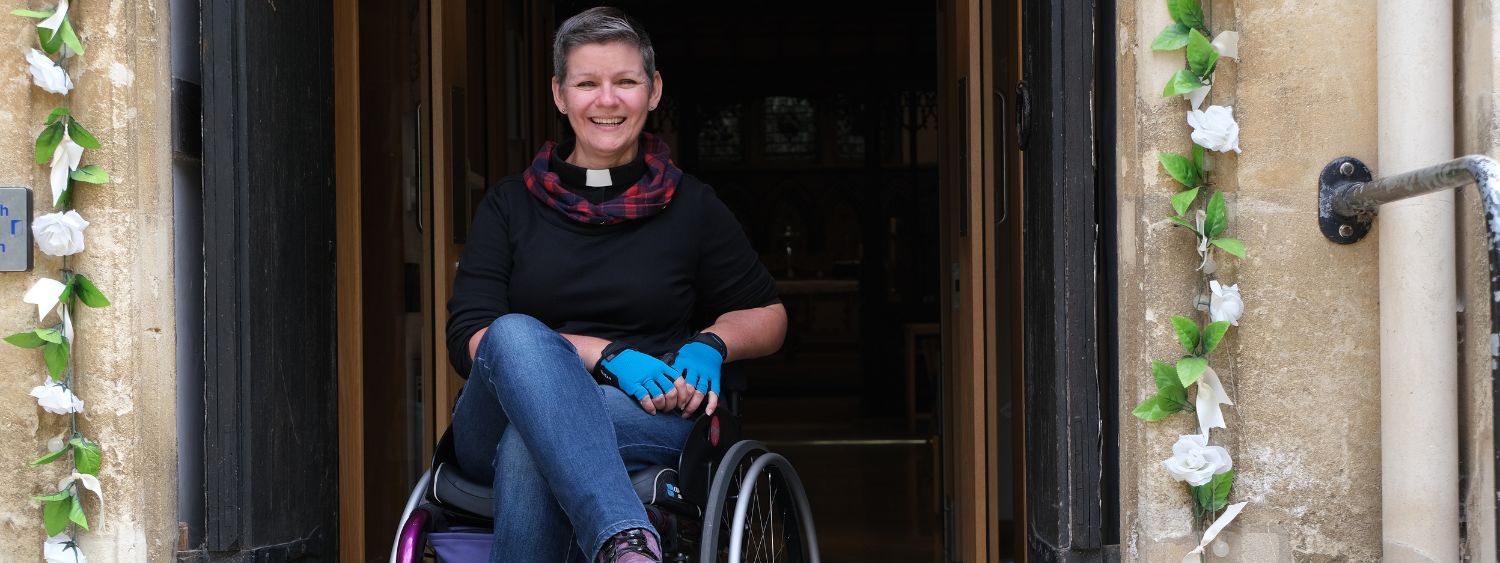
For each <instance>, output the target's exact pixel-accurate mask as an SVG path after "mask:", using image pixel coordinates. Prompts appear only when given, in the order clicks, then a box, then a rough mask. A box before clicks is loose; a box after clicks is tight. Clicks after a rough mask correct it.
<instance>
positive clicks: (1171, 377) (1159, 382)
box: [1151, 362, 1182, 391]
mask: <svg viewBox="0 0 1500 563" xmlns="http://www.w3.org/2000/svg"><path fill="white" fill-rule="evenodd" d="M1151 380H1152V381H1153V382H1155V383H1156V390H1157V391H1165V390H1167V389H1174V388H1175V389H1182V382H1180V381H1177V368H1174V367H1172V364H1169V363H1166V362H1151Z"/></svg>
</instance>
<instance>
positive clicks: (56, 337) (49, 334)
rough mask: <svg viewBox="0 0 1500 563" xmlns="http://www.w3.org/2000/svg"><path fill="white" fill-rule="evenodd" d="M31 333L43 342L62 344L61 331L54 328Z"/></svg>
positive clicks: (40, 329)
mask: <svg viewBox="0 0 1500 563" xmlns="http://www.w3.org/2000/svg"><path fill="white" fill-rule="evenodd" d="M31 333H32V334H35V335H36V337H37V338H40V339H42V341H43V342H51V343H53V344H62V341H63V333H62V331H60V330H57V329H55V328H39V329H36V330H33V331H31Z"/></svg>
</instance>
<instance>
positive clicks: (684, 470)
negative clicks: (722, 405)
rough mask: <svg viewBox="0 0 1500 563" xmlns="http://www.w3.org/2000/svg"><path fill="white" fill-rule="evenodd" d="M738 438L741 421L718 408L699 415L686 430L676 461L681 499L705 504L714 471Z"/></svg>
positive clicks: (694, 503)
mask: <svg viewBox="0 0 1500 563" xmlns="http://www.w3.org/2000/svg"><path fill="white" fill-rule="evenodd" d="M739 441H740V422H739V419H738V418H735V417H734V416H733V415H730V414H728V413H727V412H724V411H723V410H722V409H721V410H720V411H718V412H715V413H714V414H712V415H700V416H699V417H698V421H697V422H696V423H694V424H693V429H692V431H690V432H688V437H687V441H686V442H685V443H683V445H682V455H681V456H680V457H679V458H678V461H677V471H678V480H679V481H681V485H682V500H684V501H686V502H687V503H689V504H691V505H693V506H703V505H705V504H707V502H708V487H709V485H710V484H712V483H713V477H714V470H715V469H716V468H717V467H718V465H719V462H720V461H722V460H723V459H724V454H725V453H727V452H728V451H729V448H730V447H731V446H734V444H735V443H736V442H739Z"/></svg>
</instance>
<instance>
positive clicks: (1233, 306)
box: [1208, 280, 1245, 326]
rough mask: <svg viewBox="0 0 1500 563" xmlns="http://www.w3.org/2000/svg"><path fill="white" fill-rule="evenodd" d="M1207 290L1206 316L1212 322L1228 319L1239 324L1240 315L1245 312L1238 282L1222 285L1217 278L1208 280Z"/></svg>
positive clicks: (1234, 323)
mask: <svg viewBox="0 0 1500 563" xmlns="http://www.w3.org/2000/svg"><path fill="white" fill-rule="evenodd" d="M1208 290H1209V291H1211V292H1212V295H1210V296H1209V298H1208V317H1209V318H1210V319H1212V320H1213V322H1219V321H1229V324H1231V325H1234V326H1240V317H1241V316H1242V315H1244V314H1245V302H1244V301H1243V300H1241V299H1240V284H1234V285H1228V286H1226V285H1224V284H1221V283H1219V280H1210V281H1209V282H1208Z"/></svg>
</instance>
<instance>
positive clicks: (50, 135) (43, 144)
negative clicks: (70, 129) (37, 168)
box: [36, 121, 63, 164]
mask: <svg viewBox="0 0 1500 563" xmlns="http://www.w3.org/2000/svg"><path fill="white" fill-rule="evenodd" d="M62 138H63V125H62V122H60V121H54V122H52V124H51V125H48V126H47V127H46V128H44V129H42V132H41V134H39V135H37V136H36V163H37V164H47V163H48V162H51V161H52V153H53V152H56V151H57V145H58V144H60V143H62Z"/></svg>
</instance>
